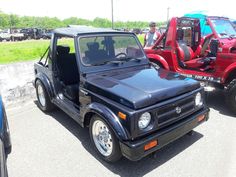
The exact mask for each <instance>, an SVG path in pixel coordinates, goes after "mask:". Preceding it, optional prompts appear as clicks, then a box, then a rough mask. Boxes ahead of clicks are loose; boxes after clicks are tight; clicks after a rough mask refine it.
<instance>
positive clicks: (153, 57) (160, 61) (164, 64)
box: [147, 54, 170, 70]
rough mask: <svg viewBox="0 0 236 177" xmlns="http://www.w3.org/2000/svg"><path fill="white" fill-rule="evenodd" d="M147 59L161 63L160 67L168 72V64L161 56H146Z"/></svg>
mask: <svg viewBox="0 0 236 177" xmlns="http://www.w3.org/2000/svg"><path fill="white" fill-rule="evenodd" d="M147 57H148V58H149V59H153V60H155V61H157V62H159V63H161V64H162V66H163V67H164V69H167V70H170V68H169V65H168V63H167V62H166V60H165V59H164V58H163V57H162V56H160V55H156V54H147Z"/></svg>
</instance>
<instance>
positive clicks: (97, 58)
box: [85, 42, 107, 65]
mask: <svg viewBox="0 0 236 177" xmlns="http://www.w3.org/2000/svg"><path fill="white" fill-rule="evenodd" d="M87 47H88V50H87V51H85V58H86V61H85V63H86V64H91V65H93V64H100V63H103V62H105V61H107V54H106V51H105V50H102V49H99V43H98V42H88V43H87Z"/></svg>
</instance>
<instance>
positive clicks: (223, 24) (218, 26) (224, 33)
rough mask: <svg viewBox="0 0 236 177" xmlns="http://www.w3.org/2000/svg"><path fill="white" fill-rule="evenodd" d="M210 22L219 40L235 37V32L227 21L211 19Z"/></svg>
mask: <svg viewBox="0 0 236 177" xmlns="http://www.w3.org/2000/svg"><path fill="white" fill-rule="evenodd" d="M211 22H212V24H213V26H214V28H215V30H216V32H217V34H218V35H219V37H220V38H228V37H235V36H236V31H235V29H234V28H233V26H232V24H231V23H230V22H229V20H224V19H213V20H211Z"/></svg>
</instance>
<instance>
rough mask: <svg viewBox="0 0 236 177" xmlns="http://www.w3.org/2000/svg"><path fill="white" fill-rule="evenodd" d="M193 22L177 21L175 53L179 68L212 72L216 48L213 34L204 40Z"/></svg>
mask: <svg viewBox="0 0 236 177" xmlns="http://www.w3.org/2000/svg"><path fill="white" fill-rule="evenodd" d="M196 26H197V25H195V22H194V21H191V20H186V21H185V20H182V21H179V23H178V26H177V31H176V53H177V59H178V62H179V65H180V67H182V68H186V69H192V70H198V71H204V72H205V71H208V72H212V71H214V63H215V59H216V52H217V47H218V46H216V42H214V41H213V40H212V37H213V34H210V35H207V36H205V37H204V38H201V36H200V30H199V29H198V28H197V27H196Z"/></svg>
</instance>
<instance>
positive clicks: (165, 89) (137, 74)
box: [86, 66, 200, 109]
mask: <svg viewBox="0 0 236 177" xmlns="http://www.w3.org/2000/svg"><path fill="white" fill-rule="evenodd" d="M86 82H87V83H86V87H87V89H88V90H90V91H91V92H94V93H97V94H99V95H102V96H104V97H107V98H109V99H111V100H114V101H116V102H119V103H120V104H123V105H125V106H128V107H130V108H133V109H140V108H144V107H147V106H150V105H153V104H156V103H158V102H160V101H163V100H166V99H169V98H172V97H175V96H178V95H181V94H184V93H187V92H190V91H193V90H195V89H197V88H199V87H200V84H199V82H197V81H194V80H192V79H189V78H186V77H184V76H181V75H179V74H177V73H173V72H169V71H167V70H164V69H159V70H157V69H155V68H153V67H149V66H148V67H147V66H146V67H143V68H141V69H140V68H139V69H137V68H136V69H127V70H125V69H123V70H117V71H115V72H106V73H103V74H96V75H94V74H93V75H90V76H87V79H86Z"/></svg>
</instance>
